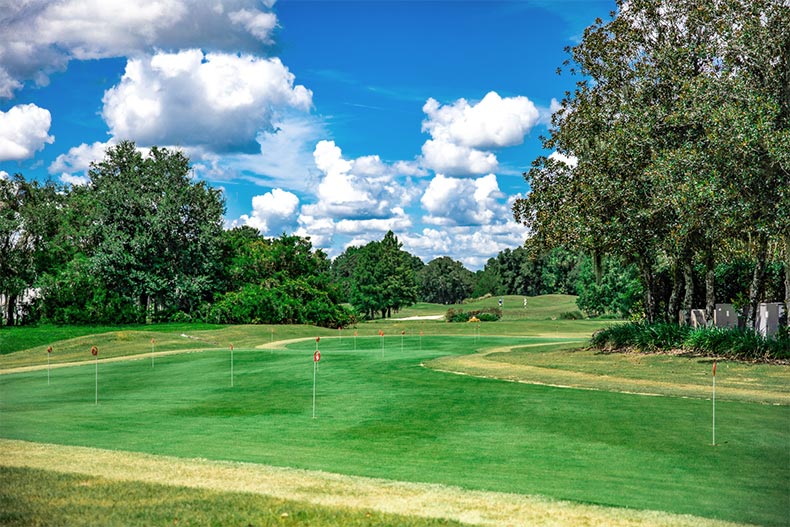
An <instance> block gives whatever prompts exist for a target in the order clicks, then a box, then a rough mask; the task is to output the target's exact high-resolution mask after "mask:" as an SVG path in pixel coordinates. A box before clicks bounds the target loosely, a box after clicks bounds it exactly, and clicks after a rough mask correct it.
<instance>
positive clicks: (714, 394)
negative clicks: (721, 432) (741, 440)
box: [713, 360, 716, 446]
mask: <svg viewBox="0 0 790 527" xmlns="http://www.w3.org/2000/svg"><path fill="white" fill-rule="evenodd" d="M713 446H716V361H715V360H714V361H713Z"/></svg>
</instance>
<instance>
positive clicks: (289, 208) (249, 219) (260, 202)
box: [239, 188, 299, 236]
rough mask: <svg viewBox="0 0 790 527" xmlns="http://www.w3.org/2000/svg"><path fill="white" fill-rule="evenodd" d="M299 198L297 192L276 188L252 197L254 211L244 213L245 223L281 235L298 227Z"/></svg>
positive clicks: (241, 219) (267, 232) (271, 233)
mask: <svg viewBox="0 0 790 527" xmlns="http://www.w3.org/2000/svg"><path fill="white" fill-rule="evenodd" d="M298 208H299V198H298V197H297V196H296V194H293V193H291V192H288V191H286V190H283V189H280V188H275V189H272V191H271V192H267V193H265V194H263V195H259V196H255V197H253V198H252V213H251V214H250V215H249V216H248V215H246V214H244V215H242V216H241V218H239V219H240V221H241V222H243V223H244V224H245V225H249V226H250V227H254V228H256V229H258V230H259V231H261V233H262V234H264V235H268V236H279V235H280V234H282V233H283V232H293V231H294V230H295V229H296V219H297V212H298Z"/></svg>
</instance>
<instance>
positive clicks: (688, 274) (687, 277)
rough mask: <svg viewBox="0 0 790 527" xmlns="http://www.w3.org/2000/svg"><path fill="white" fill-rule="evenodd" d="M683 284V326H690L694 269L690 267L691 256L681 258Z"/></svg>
mask: <svg viewBox="0 0 790 527" xmlns="http://www.w3.org/2000/svg"><path fill="white" fill-rule="evenodd" d="M683 282H684V284H685V286H686V291H685V293H684V294H683V324H684V325H686V326H688V325H690V324H691V309H692V307H694V269H693V268H692V266H691V256H688V255H684V257H683Z"/></svg>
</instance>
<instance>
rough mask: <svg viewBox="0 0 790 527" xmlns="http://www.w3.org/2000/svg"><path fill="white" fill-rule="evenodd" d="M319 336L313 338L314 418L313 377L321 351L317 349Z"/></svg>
mask: <svg viewBox="0 0 790 527" xmlns="http://www.w3.org/2000/svg"><path fill="white" fill-rule="evenodd" d="M319 340H320V337H316V338H315V342H316V347H315V353H313V419H315V377H316V370H317V369H318V361H320V360H321V352H320V351H318V341H319Z"/></svg>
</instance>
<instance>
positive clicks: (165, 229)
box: [0, 142, 353, 327]
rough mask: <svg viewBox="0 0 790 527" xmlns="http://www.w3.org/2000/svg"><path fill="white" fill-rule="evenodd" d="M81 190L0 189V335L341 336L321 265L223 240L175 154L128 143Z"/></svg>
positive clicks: (302, 249) (304, 243)
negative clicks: (45, 330) (258, 327)
mask: <svg viewBox="0 0 790 527" xmlns="http://www.w3.org/2000/svg"><path fill="white" fill-rule="evenodd" d="M89 175H90V184H89V185H87V186H84V187H82V186H74V187H71V188H63V187H60V186H58V185H56V184H54V183H52V182H49V183H46V184H44V185H40V184H39V183H37V182H35V181H27V180H25V178H24V177H23V176H21V175H15V176H12V177H11V178H9V179H7V180H0V298H1V299H2V315H3V319H4V322H5V324H7V325H14V324H22V323H33V322H36V321H39V320H40V321H46V322H51V323H57V324H96V323H111V324H112V323H150V322H158V321H190V320H201V321H208V322H217V323H275V324H277V323H295V324H299V323H310V324H318V325H322V326H328V327H337V326H339V325H345V324H348V323H349V322H350V321H351V320H353V313H352V312H351V311H350V310H349V309H346V308H344V307H343V306H342V305H341V299H340V292H339V290H338V289H337V288H336V287H335V286H334V285H333V282H332V277H331V274H330V272H329V271H330V262H329V259H328V258H327V256H326V254H324V253H323V252H322V251H320V250H314V249H313V248H312V246H311V244H310V242H309V240H306V239H303V238H300V237H297V236H286V235H283V236H281V237H280V238H276V239H271V240H270V239H265V238H263V237H262V236H261V235H260V234H259V233H258V231H256V230H254V229H251V228H248V227H240V228H235V229H231V230H224V229H223V220H222V215H223V213H224V210H225V207H224V201H223V198H222V196H221V193H220V192H219V191H218V190H216V189H213V188H211V187H209V186H208V185H206V184H205V183H204V182H199V181H195V180H194V179H192V178H191V177H190V169H189V161H188V159H187V158H186V157H185V156H184V155H183V154H182V153H181V152H171V151H169V150H167V149H160V148H156V147H154V148H152V149H151V151H150V153H149V155H147V156H146V157H143V156H142V154H140V152H139V151H138V150H137V149H136V147H135V145H134V144H133V143H131V142H123V143H120V144H118V145H117V146H115V147H112V148H110V149H108V150H107V153H106V157H105V159H104V160H102V161H101V162H98V163H94V164H93V165H92V167H91V169H90V172H89Z"/></svg>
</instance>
